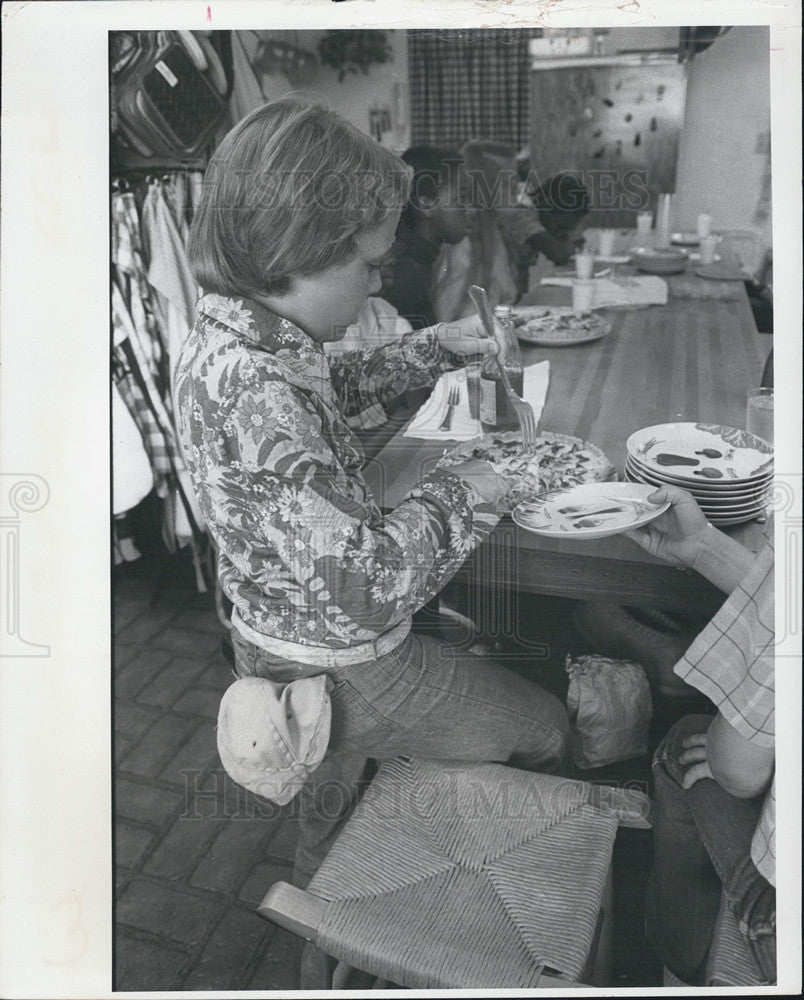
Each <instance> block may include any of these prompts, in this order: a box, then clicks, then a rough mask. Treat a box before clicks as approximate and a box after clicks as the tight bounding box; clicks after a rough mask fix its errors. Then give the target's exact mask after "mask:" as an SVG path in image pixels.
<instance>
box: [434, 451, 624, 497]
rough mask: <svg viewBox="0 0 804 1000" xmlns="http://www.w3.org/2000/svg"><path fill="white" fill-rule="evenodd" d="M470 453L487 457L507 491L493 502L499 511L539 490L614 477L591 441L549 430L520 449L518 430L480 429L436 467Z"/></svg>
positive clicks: (463, 458)
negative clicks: (527, 448)
mask: <svg viewBox="0 0 804 1000" xmlns="http://www.w3.org/2000/svg"><path fill="white" fill-rule="evenodd" d="M470 459H481V460H483V461H485V462H488V463H489V464H490V465H491V467H492V468H493V469H494V471H495V472H496V473H497V474H498V475H499V476H501V477H502V478H503V479H504V480H505V481H506V483H507V485H508V492H507V493H506V495H505V496H504V497H503V499H502V500H501V501H500V503H499V505H498V509H499V511H500V513H502V514H509V513H510V512H511V511H512V510H513V509H514V507H516V505H517V504H518V503H520V502H521V501H522V500H527V499H530V498H532V497H535V496H537V495H538V494H539V493H543V492H546V491H549V490H556V489H564V488H566V487H569V486H577V485H579V484H580V483H595V482H607V481H611V480H614V479H616V478H617V472H616V470H615V468H614V466H613V465H612V464H611V462H610V461H609V460H608V458H607V457H606V455H605V453H604V452H603V451H601V450H600V448H598V447H597V446H596V445H593V444H590V443H589V442H588V441H582V440H581V439H580V438H577V437H572V436H571V435H569V434H554V433H552V432H550V431H542V432H541V433H540V434H539V435H538V437H537V438H536V448H535V450H534V451H533V452H528V451H525V450H524V448H523V446H522V434H521V432H520V431H495V432H493V433H491V434H483V435H481V436H480V437H476V438H472V439H471V440H470V441H464V442H462V443H461V444H459V445H456V446H455V447H454V448H451V449H450V450H449V451H447V452H446V453H445V454H444V455H443V456H442V458H441V459H439V461H438V466H437V467H438V468H442V469H444V468H449V466H451V465H457V464H458V463H459V462H467V461H469V460H470Z"/></svg>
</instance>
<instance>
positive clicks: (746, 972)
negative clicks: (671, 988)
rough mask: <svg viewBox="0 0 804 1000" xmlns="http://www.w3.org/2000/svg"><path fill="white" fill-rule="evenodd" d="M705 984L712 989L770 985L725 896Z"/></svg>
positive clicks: (713, 937)
mask: <svg viewBox="0 0 804 1000" xmlns="http://www.w3.org/2000/svg"><path fill="white" fill-rule="evenodd" d="M706 982H707V983H708V984H709V985H710V986H768V985H769V983H768V981H767V979H764V978H763V976H762V971H761V970H760V968H759V966H758V965H757V963H756V961H755V960H754V956H753V955H752V954H751V952H750V951H749V949H748V945H747V944H746V942H745V938H744V937H743V936H742V934H740V929H739V927H738V926H737V921H736V920H735V918H734V914H733V913H732V912H731V910H730V909H729V905H728V902H727V900H726V894H725V893H723V895H722V896H721V899H720V910H719V911H718V915H717V922H716V924H715V932H714V934H713V935H712V945H711V947H710V949H709V958H708V959H707V967H706Z"/></svg>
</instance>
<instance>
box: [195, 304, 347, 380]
mask: <svg viewBox="0 0 804 1000" xmlns="http://www.w3.org/2000/svg"><path fill="white" fill-rule="evenodd" d="M198 311H199V313H200V314H201V315H204V316H208V317H209V318H210V319H213V320H215V321H217V322H218V323H222V324H223V325H224V326H225V327H227V328H228V329H229V330H230V331H231V332H232V333H234V334H235V335H236V336H237V337H239V338H240V339H241V340H247V341H249V342H250V343H252V344H255V345H257V346H258V347H261V348H262V349H263V350H265V351H267V352H268V353H269V354H273V355H274V356H275V357H278V358H281V359H282V361H283V362H285V363H289V364H290V367H291V368H292V371H293V375H294V376H295V378H292V379H291V381H294V382H297V383H298V384H303V383H304V382H306V381H310V380H314V381H316V382H322V381H325V382H326V383H327V385H329V364H328V362H327V358H326V355H325V354H324V351H323V349H322V347H321V345H320V344H319V343H317V342H316V341H315V340H313V338H312V337H310V336H309V334H306V333H305V332H304V330H302V329H301V327H299V326H297V325H296V324H295V323H292V322H291V321H290V320H289V319H284V318H283V317H282V316H278V315H277V314H276V313H274V312H271V310H270V309H268V308H267V307H266V306H264V305H262V303H260V302H256V301H255V300H254V299H248V298H242V299H234V298H227V297H226V296H224V295H214V294H210V295H205V296H204V297H203V298H202V299H201V300H200V302H199V303H198ZM318 391H319V392H320V393H321V394H322V395H329V393H328V392H326V391H323V389H322V387H321V386H319V387H318Z"/></svg>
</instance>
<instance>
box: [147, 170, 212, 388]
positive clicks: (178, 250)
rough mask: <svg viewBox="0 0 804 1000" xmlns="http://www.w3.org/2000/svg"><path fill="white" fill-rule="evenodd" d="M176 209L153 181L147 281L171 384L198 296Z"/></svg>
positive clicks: (148, 232) (192, 320)
mask: <svg viewBox="0 0 804 1000" xmlns="http://www.w3.org/2000/svg"><path fill="white" fill-rule="evenodd" d="M182 190H184V189H182ZM175 209H176V204H175V202H174V204H173V205H172V206H171V205H169V204H168V200H167V198H166V195H165V192H164V191H163V188H162V185H161V183H159V182H155V183H153V184H151V186H150V189H149V191H148V195H147V196H146V199H145V204H144V205H143V209H142V230H143V236H144V239H146V240H147V245H148V248H149V257H150V263H149V266H148V283H149V285H150V286H151V288H152V289H153V291H154V293H155V294H154V299H155V304H156V307H157V318H158V322H159V326H160V329H161V334H162V341H163V344H164V346H165V349H166V351H167V355H168V370H169V377H168V378H169V384H172V381H173V370H174V367H175V363H176V358H177V357H178V352H179V350H180V349H181V345H182V344H183V343H184V341H185V339H186V337H187V334H188V333H189V332H190V327H191V326H192V324H193V322H194V320H195V303H196V302H197V301H198V298H199V289H198V285H197V284H196V281H195V278H194V277H193V275H192V272H191V271H190V266H189V264H188V263H187V255H186V253H185V250H184V240H183V239H182V236H181V232H180V229H179V226H178V225H177V223H176V217H175ZM181 217H182V218H183V206H182V213H181Z"/></svg>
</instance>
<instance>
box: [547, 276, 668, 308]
mask: <svg viewBox="0 0 804 1000" xmlns="http://www.w3.org/2000/svg"><path fill="white" fill-rule="evenodd" d="M594 280H595V298H594V308H595V309H602V308H604V307H606V306H663V305H667V282H666V281H665V280H664V279H663V278H659V277H657V276H656V275H653V274H646V275H642V276H640V277H638V278H637V277H633V278H631V277H629V278H620V279H619V280H617V281H613V280H611V279H609V278H595V279H594ZM542 284H543V285H567V286H570V287H571V286H572V278H543V279H542Z"/></svg>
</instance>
